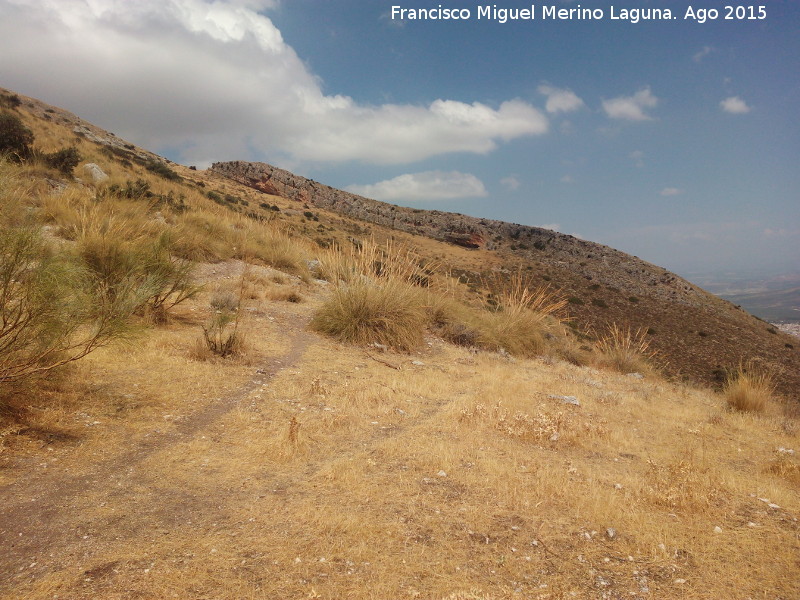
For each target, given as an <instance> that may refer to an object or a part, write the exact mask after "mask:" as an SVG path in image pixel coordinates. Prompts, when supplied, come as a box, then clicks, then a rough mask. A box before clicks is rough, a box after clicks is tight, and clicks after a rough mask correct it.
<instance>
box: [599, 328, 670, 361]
mask: <svg viewBox="0 0 800 600" xmlns="http://www.w3.org/2000/svg"><path fill="white" fill-rule="evenodd" d="M596 346H597V350H598V351H599V352H600V358H599V364H601V365H603V366H605V367H609V368H612V369H615V370H617V371H619V372H620V373H645V372H649V371H651V370H652V368H653V363H652V361H653V359H654V358H655V357H656V356H657V353H656V352H655V351H654V350H651V348H650V342H649V340H648V339H647V332H646V331H645V330H644V329H637V330H636V331H633V330H632V329H631V328H630V327H621V326H619V325H617V324H616V323H612V324H611V325H610V326H609V327H608V329H607V330H606V332H605V333H604V334H602V335H600V336H599V339H598V341H597V344H596Z"/></svg>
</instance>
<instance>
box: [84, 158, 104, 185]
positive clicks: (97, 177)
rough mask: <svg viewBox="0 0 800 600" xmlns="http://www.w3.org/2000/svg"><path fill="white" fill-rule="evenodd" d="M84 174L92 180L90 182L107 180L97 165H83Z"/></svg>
mask: <svg viewBox="0 0 800 600" xmlns="http://www.w3.org/2000/svg"><path fill="white" fill-rule="evenodd" d="M83 170H84V172H85V173H86V174H87V175H89V177H91V178H92V181H94V182H95V183H100V182H101V181H105V180H106V179H108V175H106V174H105V173H104V172H103V169H101V168H100V167H99V166H98V165H96V164H95V163H86V164H85V165H83Z"/></svg>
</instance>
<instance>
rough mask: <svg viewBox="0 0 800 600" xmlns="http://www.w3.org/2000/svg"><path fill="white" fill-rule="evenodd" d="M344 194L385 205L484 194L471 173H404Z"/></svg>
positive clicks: (479, 183)
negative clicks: (378, 201) (373, 200)
mask: <svg viewBox="0 0 800 600" xmlns="http://www.w3.org/2000/svg"><path fill="white" fill-rule="evenodd" d="M346 189H347V191H349V192H352V193H354V194H359V195H360V196H365V197H367V198H374V199H375V200H383V201H386V202H414V201H418V200H453V199H456V198H479V197H483V196H486V195H487V192H486V188H485V187H484V185H483V182H482V181H481V180H480V179H478V178H477V177H475V175H472V174H471V173H461V172H459V171H424V172H422V173H406V174H405V175H398V176H397V177H395V178H393V179H387V180H385V181H380V182H378V183H374V184H371V185H351V186H349V187H347V188H346Z"/></svg>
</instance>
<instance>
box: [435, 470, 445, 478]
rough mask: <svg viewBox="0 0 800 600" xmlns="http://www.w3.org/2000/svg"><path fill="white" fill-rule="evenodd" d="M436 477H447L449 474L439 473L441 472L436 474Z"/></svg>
mask: <svg viewBox="0 0 800 600" xmlns="http://www.w3.org/2000/svg"><path fill="white" fill-rule="evenodd" d="M436 476H437V477H447V473H446V472H445V471H439V472H438V473H437V474H436Z"/></svg>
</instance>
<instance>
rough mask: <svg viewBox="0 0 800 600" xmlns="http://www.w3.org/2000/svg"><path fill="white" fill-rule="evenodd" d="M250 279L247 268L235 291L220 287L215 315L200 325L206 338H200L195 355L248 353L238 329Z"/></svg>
mask: <svg viewBox="0 0 800 600" xmlns="http://www.w3.org/2000/svg"><path fill="white" fill-rule="evenodd" d="M246 282H247V269H245V270H244V272H243V273H242V276H241V279H240V281H239V290H238V292H237V293H236V294H234V293H233V292H225V291H222V290H218V291H217V293H215V294H214V296H212V298H211V307H212V308H213V309H214V311H215V314H214V316H212V317H211V319H210V320H209V322H208V323H207V324H206V325H201V328H202V330H203V338H202V340H201V341H198V344H197V347H196V348H195V351H194V355H195V357H196V358H200V359H203V360H205V359H208V358H211V357H213V356H219V357H220V358H228V357H232V356H238V355H242V354H244V352H245V343H244V336H243V335H242V334H241V332H240V331H239V321H240V315H241V308H242V299H243V298H244V290H245V287H246Z"/></svg>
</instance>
